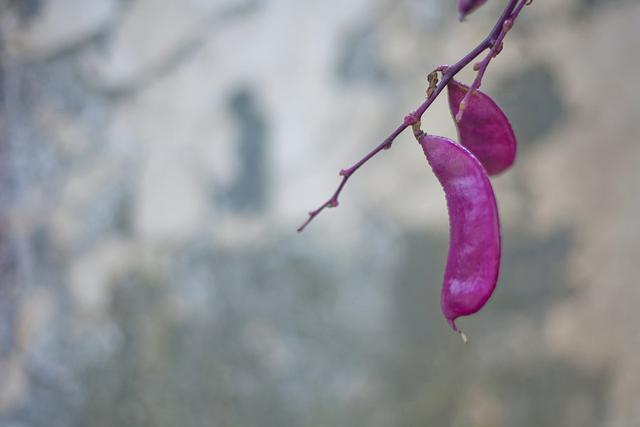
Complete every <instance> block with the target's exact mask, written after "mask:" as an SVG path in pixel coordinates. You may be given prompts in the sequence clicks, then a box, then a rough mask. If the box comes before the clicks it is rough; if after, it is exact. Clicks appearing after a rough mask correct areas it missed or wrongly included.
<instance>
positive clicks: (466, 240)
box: [420, 135, 500, 331]
mask: <svg viewBox="0 0 640 427" xmlns="http://www.w3.org/2000/svg"><path fill="white" fill-rule="evenodd" d="M420 144H421V145H422V149H423V150H424V153H425V155H426V156H427V161H428V162H429V164H430V165H431V168H432V169H433V172H434V173H435V175H436V177H437V178H438V181H440V184H441V185H442V188H443V189H444V193H445V196H446V198H447V209H448V211H449V227H450V232H449V233H450V234H449V238H450V241H449V254H448V256H447V266H446V268H445V272H444V281H443V284H442V294H441V306H442V312H443V313H444V316H445V317H446V318H447V320H448V321H449V324H450V325H451V327H452V328H453V329H454V330H455V331H457V330H458V328H457V326H456V324H455V320H456V319H457V318H458V317H460V316H466V315H469V314H473V313H475V312H477V311H478V310H480V309H481V308H482V306H484V304H485V303H486V302H487V300H488V299H489V297H491V294H492V293H493V290H494V289H495V287H496V282H497V280H498V272H499V270H500V220H499V218H498V207H497V205H496V199H495V196H494V194H493V188H492V187H491V183H490V182H489V177H488V176H487V173H486V171H485V169H484V167H483V166H482V165H481V164H480V162H479V161H478V159H477V158H476V157H475V156H474V155H473V154H472V153H471V152H470V151H469V150H467V149H466V148H465V147H463V146H462V145H460V144H456V143H455V142H453V141H451V140H450V139H447V138H444V137H440V136H433V135H425V136H422V137H421V138H420Z"/></svg>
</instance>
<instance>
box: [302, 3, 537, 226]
mask: <svg viewBox="0 0 640 427" xmlns="http://www.w3.org/2000/svg"><path fill="white" fill-rule="evenodd" d="M526 1H528V0H520V3H519V0H509V1H508V2H507V5H506V7H505V8H504V10H503V11H502V13H501V14H500V18H498V21H497V22H496V24H495V25H494V26H493V28H492V29H491V32H490V33H489V35H487V37H485V38H484V40H482V41H481V42H480V43H479V44H478V45H477V46H476V47H475V48H474V49H473V50H472V51H471V52H469V53H468V54H466V55H465V56H464V57H463V58H462V59H461V60H459V61H458V62H456V63H455V64H453V65H451V66H449V67H440V70H441V71H442V80H441V81H440V83H439V84H438V85H437V86H436V88H435V90H434V91H433V93H432V94H431V96H429V97H428V98H427V99H426V100H425V101H424V102H423V103H422V104H421V105H420V106H419V107H418V109H416V110H415V111H414V112H413V113H410V114H408V115H407V116H406V117H405V118H404V121H403V122H402V124H401V125H400V126H398V128H397V129H396V130H394V131H393V132H392V133H391V135H389V136H388V137H387V138H386V139H385V140H384V141H382V143H380V144H379V145H378V146H377V147H375V148H374V149H373V150H371V151H370V152H369V153H367V154H366V155H365V156H364V157H363V158H362V159H360V160H358V161H357V162H356V163H355V164H354V165H352V166H351V167H349V168H347V169H342V170H341V171H340V176H341V177H342V181H340V185H338V188H337V189H336V191H335V192H334V193H333V195H332V196H331V197H330V198H329V200H327V201H326V202H324V203H323V204H322V205H320V207H319V208H317V209H316V210H313V211H311V212H309V218H308V219H307V220H306V221H305V222H304V224H302V225H301V226H300V227H299V228H298V232H300V231H302V230H304V229H305V227H306V226H307V225H309V223H310V222H311V221H313V219H314V218H315V217H316V216H318V214H319V213H320V212H322V211H323V210H324V209H325V208H334V207H336V206H338V197H339V196H340V193H341V192H342V190H343V188H344V186H345V185H346V183H347V181H348V180H349V178H350V177H351V175H353V173H354V172H355V171H357V170H358V169H360V167H361V166H362V165H364V164H365V163H366V162H368V161H369V160H370V159H371V158H372V157H374V156H375V155H377V154H378V153H379V152H380V151H382V150H385V149H389V148H391V144H392V143H393V141H394V140H395V139H396V137H397V136H398V135H400V134H401V133H402V132H403V131H404V130H405V129H406V128H407V127H409V126H412V125H414V124H416V123H418V122H419V121H420V119H421V118H422V115H423V114H424V112H425V111H426V110H427V108H429V106H430V105H431V104H432V103H433V101H434V100H435V99H436V98H437V97H438V95H440V92H442V90H443V89H444V88H445V87H446V86H447V84H448V83H449V81H450V80H451V79H452V78H453V77H454V76H455V75H456V74H457V73H458V72H460V70H462V69H463V68H464V67H466V66H467V65H469V63H470V62H471V61H473V60H474V59H476V58H477V57H478V55H480V54H481V53H482V52H484V51H485V50H486V49H488V48H493V47H494V46H496V45H499V44H500V42H498V39H500V41H502V38H504V34H503V33H506V32H505V31H504V30H505V22H506V21H508V20H510V19H511V22H513V19H512V14H514V9H515V8H516V5H518V10H517V12H518V13H519V12H520V10H521V9H522V7H523V6H524V4H525V3H526ZM516 16H517V15H516ZM501 36H502V37H501ZM492 50H493V49H492ZM490 54H491V52H490ZM487 65H488V63H487ZM485 68H486V67H485Z"/></svg>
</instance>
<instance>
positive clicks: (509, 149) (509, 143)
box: [447, 80, 517, 175]
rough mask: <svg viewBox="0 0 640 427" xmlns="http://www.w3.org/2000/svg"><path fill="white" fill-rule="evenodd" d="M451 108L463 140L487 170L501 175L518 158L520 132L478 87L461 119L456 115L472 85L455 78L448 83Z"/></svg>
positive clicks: (463, 143)
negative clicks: (457, 118) (458, 119)
mask: <svg viewBox="0 0 640 427" xmlns="http://www.w3.org/2000/svg"><path fill="white" fill-rule="evenodd" d="M447 91H448V94H449V109H450V110H451V115H452V116H453V118H454V122H455V123H456V127H457V128H458V137H459V138H460V143H461V144H462V145H464V146H465V147H467V148H468V149H469V150H470V151H471V152H472V153H473V154H474V155H475V156H476V157H477V158H478V160H480V162H481V163H482V165H483V166H484V167H485V169H486V170H487V173H488V174H489V175H497V174H499V173H501V172H503V171H505V170H506V169H508V168H509V167H510V166H511V165H512V164H513V162H514V161H515V159H516V144H517V143H516V135H515V133H513V129H512V128H511V124H510V123H509V119H507V116H506V115H505V114H504V113H503V112H502V109H500V107H499V106H498V105H497V104H496V103H495V102H494V101H493V99H491V98H490V97H489V96H488V95H486V94H485V93H483V92H481V91H479V90H475V91H474V92H473V93H472V94H471V96H470V97H469V98H468V99H467V101H466V102H467V104H466V105H465V107H464V112H463V114H462V118H461V119H460V121H457V120H456V116H457V115H458V112H459V111H460V103H461V102H462V100H463V99H464V97H465V95H466V94H467V93H468V91H469V87H468V86H466V85H464V84H462V83H460V82H457V81H455V80H451V81H450V82H449V84H448V85H447Z"/></svg>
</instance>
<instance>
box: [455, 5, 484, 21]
mask: <svg viewBox="0 0 640 427" xmlns="http://www.w3.org/2000/svg"><path fill="white" fill-rule="evenodd" d="M486 2H487V0H458V16H459V17H460V20H463V19H464V18H465V17H466V16H467V15H468V14H470V13H471V12H473V11H474V10H476V9H477V8H479V7H480V6H482V5H483V4H485V3H486Z"/></svg>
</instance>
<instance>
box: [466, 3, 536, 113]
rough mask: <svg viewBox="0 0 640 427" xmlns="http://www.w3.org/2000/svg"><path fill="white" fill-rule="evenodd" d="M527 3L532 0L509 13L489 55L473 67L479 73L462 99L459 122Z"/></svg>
mask: <svg viewBox="0 0 640 427" xmlns="http://www.w3.org/2000/svg"><path fill="white" fill-rule="evenodd" d="M527 4H531V0H520V1H519V3H518V5H517V6H516V7H515V9H514V10H513V13H511V15H509V18H508V19H506V20H505V21H504V22H503V23H502V29H501V30H500V32H499V34H498V36H497V37H496V39H495V40H494V41H493V42H492V44H491V49H489V52H488V53H487V55H486V56H485V57H484V59H483V60H482V61H480V62H477V63H476V64H474V65H473V69H474V70H476V71H477V72H478V73H477V74H476V78H475V79H474V80H473V83H471V86H469V90H468V91H467V93H466V94H465V95H464V98H462V101H460V106H459V109H458V113H457V114H456V121H457V122H459V121H460V120H462V115H463V114H464V110H465V108H466V107H467V104H468V102H469V99H470V98H471V96H472V95H473V92H475V91H476V90H478V89H479V88H480V85H481V84H482V78H483V77H484V73H485V72H486V71H487V68H488V67H489V63H490V62H491V60H492V59H493V58H495V57H496V56H498V54H499V53H500V52H501V51H502V46H503V44H502V41H503V40H504V38H505V36H506V35H507V33H508V32H509V30H511V28H513V24H514V23H515V21H516V19H517V18H518V15H520V12H521V11H522V8H524V6H525V5H527Z"/></svg>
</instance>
